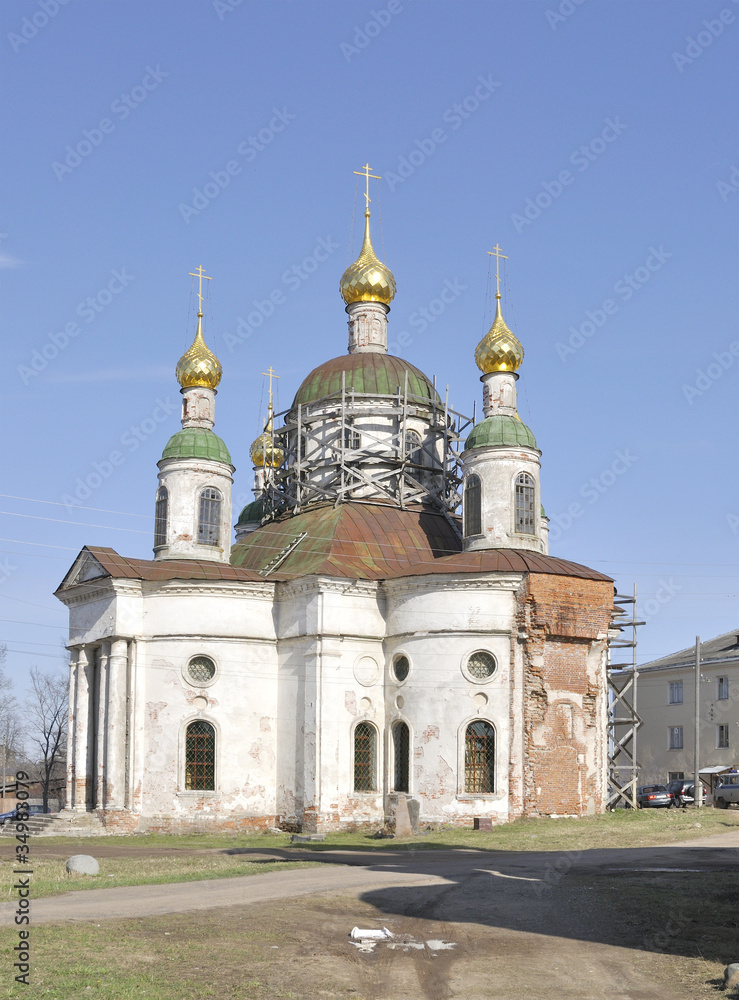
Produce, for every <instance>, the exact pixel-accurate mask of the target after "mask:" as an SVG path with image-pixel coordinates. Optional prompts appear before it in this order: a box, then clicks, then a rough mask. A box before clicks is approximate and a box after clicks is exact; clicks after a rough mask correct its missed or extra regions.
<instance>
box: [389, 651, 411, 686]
mask: <svg viewBox="0 0 739 1000" xmlns="http://www.w3.org/2000/svg"><path fill="white" fill-rule="evenodd" d="M410 669H411V665H410V663H409V662H408V657H407V656H397V657H396V658H395V659H394V660H393V673H394V674H395V679H396V680H397V681H400V683H401V684H402V683H403V681H404V680H405V679H406V677H407V676H408V674H409V673H410Z"/></svg>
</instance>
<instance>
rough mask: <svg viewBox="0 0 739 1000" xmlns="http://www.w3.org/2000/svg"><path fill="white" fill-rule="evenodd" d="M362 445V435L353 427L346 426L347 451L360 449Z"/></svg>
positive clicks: (345, 442)
mask: <svg viewBox="0 0 739 1000" xmlns="http://www.w3.org/2000/svg"><path fill="white" fill-rule="evenodd" d="M361 447H362V435H361V434H360V433H359V431H355V430H354V428H353V427H345V428H344V448H346V450H347V451H359V449H360V448H361Z"/></svg>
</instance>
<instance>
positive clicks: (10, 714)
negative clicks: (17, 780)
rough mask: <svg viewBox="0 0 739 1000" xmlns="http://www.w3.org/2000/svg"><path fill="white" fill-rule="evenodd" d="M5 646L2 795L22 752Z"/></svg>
mask: <svg viewBox="0 0 739 1000" xmlns="http://www.w3.org/2000/svg"><path fill="white" fill-rule="evenodd" d="M7 651H8V650H7V646H4V645H3V646H0V755H1V757H2V759H1V760H0V766H2V782H3V783H2V796H3V798H5V785H6V781H7V775H8V771H9V770H10V771H11V773H12V771H13V770H15V763H16V761H17V759H18V756H19V754H21V753H22V749H23V748H22V732H21V726H20V718H21V713H20V706H19V705H18V699H17V698H16V697H15V695H12V694H10V688H11V687H12V683H11V681H10V678H9V677H6V676H5V657H6V655H7Z"/></svg>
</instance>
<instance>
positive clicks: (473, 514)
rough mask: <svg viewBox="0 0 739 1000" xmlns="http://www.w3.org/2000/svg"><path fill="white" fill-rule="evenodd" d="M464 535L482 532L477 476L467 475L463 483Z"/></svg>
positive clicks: (480, 490)
mask: <svg viewBox="0 0 739 1000" xmlns="http://www.w3.org/2000/svg"><path fill="white" fill-rule="evenodd" d="M463 510H464V533H465V537H469V536H470V535H481V534H482V483H481V482H480V477H479V476H467V479H466V480H465V484H464V505H463Z"/></svg>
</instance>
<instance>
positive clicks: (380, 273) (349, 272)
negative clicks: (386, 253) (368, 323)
mask: <svg viewBox="0 0 739 1000" xmlns="http://www.w3.org/2000/svg"><path fill="white" fill-rule="evenodd" d="M364 218H365V220H366V221H365V223H364V243H362V249H361V251H360V253H359V256H358V257H357V259H356V260H355V261H354V263H353V264H350V265H349V267H348V268H347V269H346V271H344V274H343V276H342V278H341V282H340V284H339V288H340V289H341V295H342V298H343V299H344V302H346V304H347V305H351V304H352V302H382V303H383V304H384V305H386V306H389V305H390V303H391V302H392V301H393V299H394V298H395V278H394V277H393V272H392V271H391V270H390V268H389V267H386V266H385V265H384V264H383V263H381V262H380V261H379V260H378V259H377V256H376V255H375V251H374V250H373V249H372V240H371V239H370V224H369V220H370V214H369V212H365V213H364Z"/></svg>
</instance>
